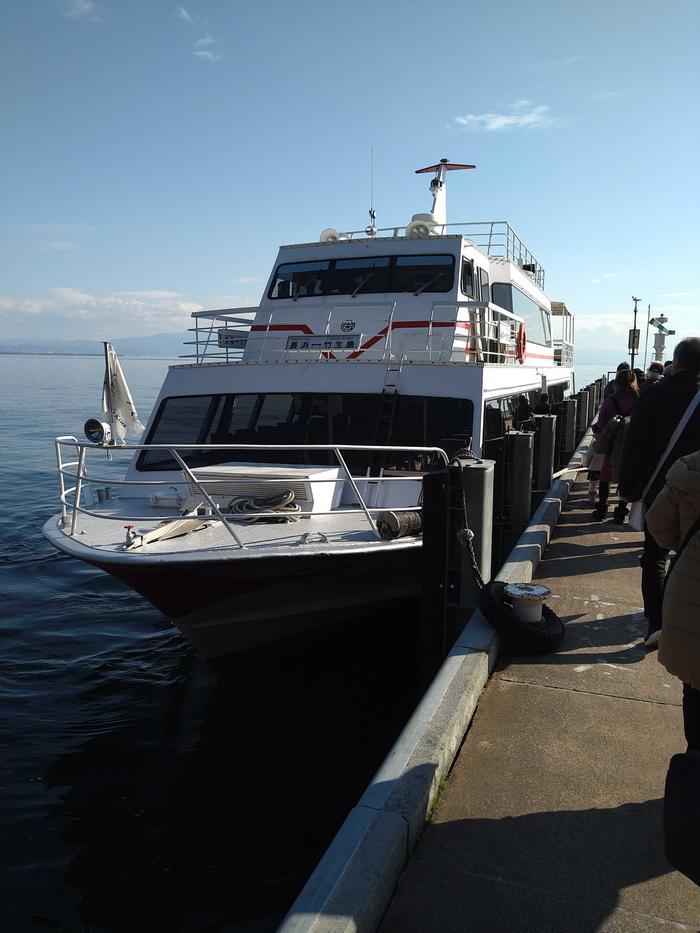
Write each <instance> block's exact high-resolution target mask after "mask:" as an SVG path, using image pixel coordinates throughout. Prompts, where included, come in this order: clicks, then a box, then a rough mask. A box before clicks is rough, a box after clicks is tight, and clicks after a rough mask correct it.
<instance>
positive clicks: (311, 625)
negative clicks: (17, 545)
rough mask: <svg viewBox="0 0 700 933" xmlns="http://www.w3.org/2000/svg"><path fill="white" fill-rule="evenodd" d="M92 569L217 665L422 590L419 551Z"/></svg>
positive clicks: (100, 564) (103, 564)
mask: <svg viewBox="0 0 700 933" xmlns="http://www.w3.org/2000/svg"><path fill="white" fill-rule="evenodd" d="M90 563H92V564H94V565H95V566H97V567H99V568H100V569H102V570H105V571H106V572H107V573H110V574H112V575H113V576H115V577H117V578H118V579H119V580H121V581H123V582H124V583H125V584H126V585H127V586H129V587H131V588H132V589H133V590H136V591H137V592H138V593H140V594H141V595H142V596H143V597H144V598H145V599H147V600H148V601H149V602H150V603H151V604H152V605H153V606H155V607H156V609H158V610H160V611H161V612H162V613H163V614H164V615H166V616H167V617H168V618H169V619H170V620H171V621H172V622H173V624H174V625H176V626H177V628H178V629H179V630H180V631H181V632H182V634H183V635H184V636H185V637H186V638H187V639H188V640H189V641H190V642H191V643H192V645H193V646H194V647H195V649H196V651H197V653H198V655H199V656H200V657H202V658H204V659H207V660H212V659H215V658H220V657H223V656H225V655H227V654H232V653H234V652H237V651H243V650H245V649H248V648H254V647H258V646H260V645H264V644H267V643H271V642H274V641H279V640H283V639H288V638H292V637H294V636H295V635H298V634H301V633H302V632H308V631H312V630H314V629H319V628H323V627H325V626H328V625H332V624H334V623H336V622H340V621H342V620H344V619H347V618H349V617H351V616H353V615H356V614H358V613H359V614H362V613H364V612H366V611H368V610H369V608H370V607H371V610H372V612H376V611H381V610H382V609H384V610H387V611H390V609H391V604H392V603H395V602H399V601H401V600H405V599H407V598H410V597H415V596H417V595H418V593H419V591H420V548H419V547H414V548H403V549H400V550H398V549H397V550H391V549H387V550H382V551H379V552H378V553H375V554H372V555H371V556H370V555H367V553H362V554H360V553H358V554H356V555H355V554H308V555H299V556H294V557H291V556H281V557H270V558H256V559H254V560H246V559H245V558H243V559H238V560H227V561H221V560H212V561H202V560H197V561H192V562H191V563H186V562H181V563H178V564H177V565H176V566H175V565H168V564H167V563H160V564H152V565H140V566H139V565H134V566H129V565H127V564H124V563H118V564H113V563H110V562H108V561H102V560H92V561H90Z"/></svg>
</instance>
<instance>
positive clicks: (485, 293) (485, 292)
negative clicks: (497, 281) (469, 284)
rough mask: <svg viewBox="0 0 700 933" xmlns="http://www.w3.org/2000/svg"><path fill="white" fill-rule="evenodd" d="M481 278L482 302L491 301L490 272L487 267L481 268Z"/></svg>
mask: <svg viewBox="0 0 700 933" xmlns="http://www.w3.org/2000/svg"><path fill="white" fill-rule="evenodd" d="M479 278H480V279H481V303H482V304H484V305H487V304H488V303H489V274H488V272H487V271H486V269H479Z"/></svg>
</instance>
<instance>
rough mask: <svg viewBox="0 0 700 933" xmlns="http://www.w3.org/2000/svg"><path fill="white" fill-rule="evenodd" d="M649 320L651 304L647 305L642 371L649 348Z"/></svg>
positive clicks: (645, 365)
mask: <svg viewBox="0 0 700 933" xmlns="http://www.w3.org/2000/svg"><path fill="white" fill-rule="evenodd" d="M650 320H651V305H650V304H649V305H647V335H646V339H645V340H644V371H645V372H646V368H647V351H648V349H649V321H650Z"/></svg>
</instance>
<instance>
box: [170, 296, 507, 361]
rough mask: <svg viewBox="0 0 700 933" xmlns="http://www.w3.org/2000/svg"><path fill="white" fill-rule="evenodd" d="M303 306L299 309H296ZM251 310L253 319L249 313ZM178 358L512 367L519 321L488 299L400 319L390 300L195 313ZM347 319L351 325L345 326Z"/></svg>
mask: <svg viewBox="0 0 700 933" xmlns="http://www.w3.org/2000/svg"><path fill="white" fill-rule="evenodd" d="M302 308H303V313H302ZM253 316H255V317H254V319H253ZM193 317H194V319H195V322H196V326H195V327H194V328H190V333H193V334H194V340H190V341H186V346H191V347H193V348H194V352H193V353H188V354H183V355H182V357H181V359H186V360H194V361H195V363H196V364H198V365H203V364H208V363H233V362H245V363H270V362H285V363H289V362H309V361H310V360H313V361H316V362H329V363H338V362H353V361H355V360H358V361H362V362H386V361H392V362H393V361H398V362H414V363H457V364H462V365H464V364H474V363H499V364H505V365H514V364H516V363H518V362H523V360H522V358H520V359H519V358H518V336H519V333H520V330H521V327H522V325H523V319H522V318H520V317H518V316H517V315H515V314H512V313H511V312H509V311H505V310H503V309H502V308H499V307H498V306H497V305H493V304H483V303H481V302H475V301H453V302H450V301H436V302H433V303H432V305H431V308H430V312H429V313H428V316H427V318H425V319H423V320H415V319H403V318H402V316H401V315H400V313H399V311H398V308H397V305H396V302H387V303H384V304H380V303H364V302H357V303H355V304H353V305H350V304H349V303H348V302H347V301H345V302H344V303H342V304H341V303H339V304H333V305H323V306H317V307H315V308H311V307H310V306H302V305H298V306H297V307H296V308H295V309H294V311H291V310H290V309H289V308H285V309H282V310H279V311H278V310H267V309H261V308H231V309H227V310H223V311H197V312H195V313H194V314H193ZM349 324H352V325H353V326H352V329H351V330H349V329H348V326H349Z"/></svg>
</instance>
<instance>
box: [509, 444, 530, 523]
mask: <svg viewBox="0 0 700 933" xmlns="http://www.w3.org/2000/svg"><path fill="white" fill-rule="evenodd" d="M506 440H507V442H508V445H509V460H510V464H511V468H510V490H509V491H510V523H511V525H515V526H522V527H525V526H526V525H527V523H528V522H529V521H530V515H531V513H532V460H533V451H534V441H535V435H534V434H533V433H532V431H509V432H508V434H506Z"/></svg>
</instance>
